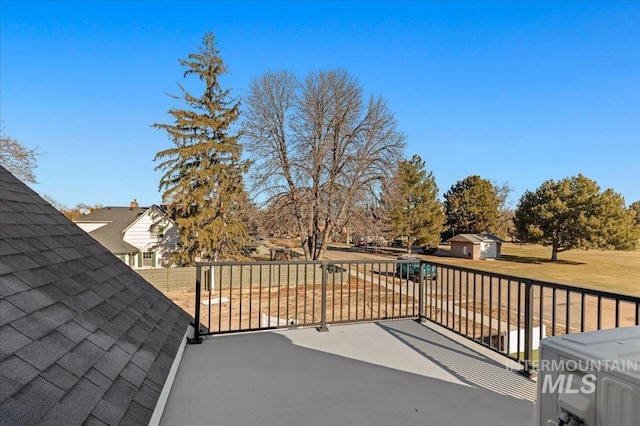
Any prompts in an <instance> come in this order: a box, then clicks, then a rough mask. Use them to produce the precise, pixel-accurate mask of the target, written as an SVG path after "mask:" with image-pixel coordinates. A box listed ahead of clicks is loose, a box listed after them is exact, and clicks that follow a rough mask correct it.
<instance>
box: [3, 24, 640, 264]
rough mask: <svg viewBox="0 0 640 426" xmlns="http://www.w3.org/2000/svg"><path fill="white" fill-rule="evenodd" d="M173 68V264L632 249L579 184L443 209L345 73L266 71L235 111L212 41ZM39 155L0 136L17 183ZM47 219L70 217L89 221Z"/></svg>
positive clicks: (503, 191) (631, 218) (388, 118)
mask: <svg viewBox="0 0 640 426" xmlns="http://www.w3.org/2000/svg"><path fill="white" fill-rule="evenodd" d="M179 63H180V65H181V66H183V67H184V69H185V71H184V77H185V78H187V77H192V78H193V77H195V79H197V80H199V81H200V83H201V87H202V90H201V92H200V93H192V92H189V91H187V89H186V88H185V86H183V85H182V84H180V83H178V89H179V94H178V95H170V96H171V97H172V98H173V99H174V100H175V101H176V102H177V104H178V105H177V106H176V107H175V108H172V109H170V110H169V111H168V115H169V116H170V118H171V120H170V122H168V123H155V124H153V127H155V128H156V129H159V130H162V131H164V132H166V134H167V136H168V138H169V140H170V141H171V143H172V145H171V146H170V147H168V148H166V149H163V150H161V151H160V152H158V153H157V154H156V156H155V161H157V162H158V164H157V167H156V169H157V170H160V171H161V172H162V177H161V179H160V184H159V188H160V189H161V191H162V198H163V200H162V201H163V205H164V206H165V207H166V210H167V212H168V214H169V215H170V216H171V217H172V218H173V219H174V220H175V221H176V223H177V225H178V228H179V233H180V238H181V241H182V249H181V251H180V252H179V253H178V254H177V259H176V260H179V261H180V262H181V263H182V264H185V265H187V264H191V263H193V262H194V261H196V260H215V259H219V260H221V259H242V258H245V257H246V256H247V255H248V254H249V253H250V251H251V247H253V246H254V245H255V240H256V238H257V236H259V235H260V234H261V233H264V232H269V231H270V232H283V231H284V232H286V233H287V234H290V235H292V236H294V237H296V238H298V242H299V243H300V244H301V247H302V249H303V250H304V253H305V257H306V258H308V259H319V258H321V257H322V256H323V255H324V252H325V250H326V248H327V244H328V243H329V240H330V239H332V238H335V236H336V235H344V234H345V233H346V234H349V233H350V232H353V231H355V232H358V233H360V234H361V235H369V236H372V237H373V236H380V237H384V238H386V239H394V238H401V239H402V240H403V241H405V242H406V244H407V246H408V248H409V250H411V247H412V246H413V245H419V246H423V247H437V245H438V244H439V243H440V242H441V241H442V240H443V239H448V238H450V237H452V236H455V235H458V234H461V233H490V234H495V235H497V236H499V237H501V238H503V239H513V240H514V241H516V242H520V243H536V244H542V245H545V246H548V247H551V250H552V254H551V259H552V260H557V257H558V253H560V252H562V251H565V250H570V249H576V248H583V249H589V248H597V249H620V250H631V249H636V248H637V247H638V244H639V242H640V201H636V202H634V203H632V204H631V205H630V206H629V207H627V206H626V205H625V201H624V199H623V197H622V196H621V195H620V194H617V193H615V192H614V191H613V190H611V189H606V190H604V191H602V190H601V189H600V187H599V186H598V185H597V183H596V182H595V181H593V180H590V179H588V178H587V177H585V176H583V175H581V174H580V175H578V176H573V177H568V178H566V179H563V180H560V181H553V180H549V181H546V182H543V183H542V184H541V186H540V187H538V188H537V189H536V190H534V191H527V192H525V193H524V194H523V195H522V197H521V198H520V200H519V202H518V205H517V207H516V208H515V209H511V208H509V206H508V199H509V195H510V194H511V192H512V188H511V187H510V185H509V184H508V183H496V182H491V181H488V180H486V179H483V178H482V177H480V176H477V175H471V176H468V177H466V178H464V179H462V180H460V181H458V182H456V183H455V184H454V185H452V186H451V188H449V189H448V190H447V191H446V192H445V193H444V197H443V198H444V199H443V200H442V201H441V200H440V199H439V197H438V191H439V190H438V186H437V185H436V181H435V177H434V176H433V173H432V172H430V171H428V170H427V166H426V163H425V161H424V160H423V159H422V158H420V156H418V155H413V156H412V157H411V158H410V159H404V158H403V151H404V149H405V139H406V137H405V135H404V134H403V133H402V132H401V131H400V130H399V128H398V123H397V121H396V119H395V116H394V114H393V112H392V111H390V109H389V107H388V104H387V102H386V101H385V100H384V99H383V98H382V97H379V96H372V95H366V94H365V93H364V90H363V88H362V85H361V84H360V83H359V81H358V80H357V79H356V78H355V77H353V76H351V75H350V74H348V73H347V72H346V71H344V70H328V71H318V72H311V73H309V74H308V75H306V76H305V77H304V78H299V77H298V76H296V75H295V74H293V73H291V72H289V71H278V72H268V73H266V74H264V75H262V76H259V77H256V78H255V79H254V80H252V82H251V84H250V86H249V90H248V93H247V95H246V97H245V99H244V105H243V108H244V109H242V110H241V104H240V100H239V99H238V98H234V97H233V96H232V95H231V92H230V90H229V89H225V88H223V87H222V85H221V81H220V79H221V77H222V76H223V75H224V74H225V73H226V72H227V67H226V65H225V63H224V62H223V61H222V59H221V57H220V53H219V51H218V50H217V48H216V43H215V38H214V36H213V34H212V33H207V34H205V35H204V37H203V40H202V45H201V46H200V47H199V48H198V49H197V50H196V52H194V53H191V54H189V55H188V56H187V58H186V59H180V60H179ZM190 87H193V86H190ZM245 149H246V155H245V153H244V150H245ZM38 155H39V154H38V151H37V150H36V149H27V148H24V147H23V146H22V145H21V144H20V143H19V142H18V141H16V140H15V139H13V138H10V137H8V136H5V135H4V134H3V135H2V139H1V144H0V160H1V162H2V165H3V166H4V167H6V168H7V169H9V171H11V172H12V173H14V174H15V175H17V176H18V177H21V178H22V179H23V180H26V181H29V182H35V174H34V173H33V171H34V169H35V167H36V164H35V159H36V157H37V156H38ZM245 180H246V182H245ZM258 200H259V202H258ZM51 201H52V202H55V200H51ZM58 208H59V209H60V210H61V211H64V212H65V214H67V216H69V217H72V218H75V217H74V216H75V215H77V214H81V213H82V212H83V211H85V210H91V209H92V207H90V206H84V205H79V206H77V207H76V208H71V209H69V208H66V207H64V206H58ZM347 238H348V237H347Z"/></svg>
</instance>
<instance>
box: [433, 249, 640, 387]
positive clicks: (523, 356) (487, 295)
mask: <svg viewBox="0 0 640 426" xmlns="http://www.w3.org/2000/svg"><path fill="white" fill-rule="evenodd" d="M425 263H426V264H428V265H433V266H435V267H437V271H438V273H437V280H436V281H431V282H427V284H426V289H425V296H424V299H423V300H424V305H425V306H424V310H425V314H424V318H427V319H429V320H431V321H434V322H436V323H438V324H440V325H442V326H444V327H446V328H448V329H450V330H452V331H455V332H456V333H458V334H461V335H463V336H465V337H467V338H469V339H472V340H474V341H476V342H478V343H480V344H482V345H484V346H486V347H488V348H490V349H492V350H494V351H496V352H499V353H501V354H503V355H506V356H508V357H510V358H512V359H514V360H516V361H518V362H519V363H521V364H522V365H523V367H524V368H523V373H524V374H527V375H528V374H529V373H530V372H531V370H532V369H534V368H536V362H537V349H538V346H539V343H540V340H542V339H543V338H545V337H549V336H556V335H560V334H570V333H577V332H584V331H592V330H601V329H606V328H617V327H624V326H633V325H639V324H640V298H639V297H636V296H631V295H624V294H618V293H612V292H606V291H600V290H595V289H589V288H582V287H575V286H570V285H566V284H557V283H551V282H544V281H539V280H532V279H527V278H521V277H514V276H509V275H503V274H497V273H490V272H484V271H478V270H474V269H469V268H462V267H457V266H449V265H444V264H440V263H435V262H425Z"/></svg>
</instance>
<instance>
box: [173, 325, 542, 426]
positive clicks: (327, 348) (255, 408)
mask: <svg viewBox="0 0 640 426" xmlns="http://www.w3.org/2000/svg"><path fill="white" fill-rule="evenodd" d="M476 346H477V345H475V344H473V343H472V342H469V341H466V340H464V339H462V338H459V337H458V336H456V335H454V334H453V333H451V332H449V331H448V330H445V329H442V328H440V327H438V326H435V325H433V324H430V323H427V324H421V323H418V322H416V321H411V320H406V321H390V322H380V323H361V324H352V325H340V326H332V327H330V329H329V332H326V333H320V332H318V331H316V330H315V329H293V330H277V331H265V332H256V333H239V334H233V335H222V336H212V337H208V338H207V339H205V341H204V342H203V343H202V344H201V345H188V346H187V348H186V350H185V353H184V357H183V359H182V362H181V364H180V367H179V369H178V373H177V376H176V379H175V382H174V384H173V387H172V389H171V393H170V395H169V399H168V401H167V405H166V408H165V411H164V413H163V416H162V419H161V424H162V425H178V424H181V425H182V424H185V425H225V426H226V425H261V426H266V425H417V424H421V425H436V426H441V425H442V426H444V425H471V424H473V425H491V426H494V425H503V424H504V425H507V424H508V425H527V426H530V425H531V423H532V415H533V403H532V401H533V399H534V398H535V391H536V388H535V382H534V381H532V380H529V379H527V378H525V377H523V376H521V375H519V374H517V373H515V372H513V371H509V370H508V369H507V368H506V367H505V365H504V360H503V359H502V358H501V357H500V356H499V355H496V354H492V353H491V352H490V351H488V350H485V349H484V348H482V347H479V346H477V347H476Z"/></svg>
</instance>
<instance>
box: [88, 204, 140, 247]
mask: <svg viewBox="0 0 640 426" xmlns="http://www.w3.org/2000/svg"><path fill="white" fill-rule="evenodd" d="M147 210H148V209H147V208H146V207H103V208H101V209H99V210H96V211H93V212H91V213H89V214H87V215H84V216H81V217H80V218H78V219H77V220H76V221H75V223H78V224H82V223H106V225H104V226H101V227H100V228H97V229H94V230H93V231H91V232H89V235H91V236H92V237H93V238H94V239H95V240H96V241H98V242H99V243H100V244H102V245H103V246H105V247H106V248H108V249H109V251H111V252H112V253H122V254H124V253H137V252H138V251H139V250H138V249H137V248H136V247H134V246H133V245H131V244H129V243H127V242H126V241H124V240H123V238H124V231H125V229H127V228H128V227H129V226H130V225H131V224H132V223H133V222H135V221H136V220H137V219H138V218H139V217H140V216H142V215H143V214H144V213H145V212H146V211H147Z"/></svg>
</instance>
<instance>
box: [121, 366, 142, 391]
mask: <svg viewBox="0 0 640 426" xmlns="http://www.w3.org/2000/svg"><path fill="white" fill-rule="evenodd" d="M146 374H147V373H146V371H144V370H142V369H141V368H140V367H138V366H136V365H135V364H133V363H132V362H130V363H128V364H127V365H126V366H125V367H124V370H122V373H120V376H121V377H122V378H123V379H125V380H126V381H128V382H129V383H131V384H132V385H134V386H135V387H136V389H137V388H140V386H141V385H142V382H143V381H144V378H145V377H146Z"/></svg>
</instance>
